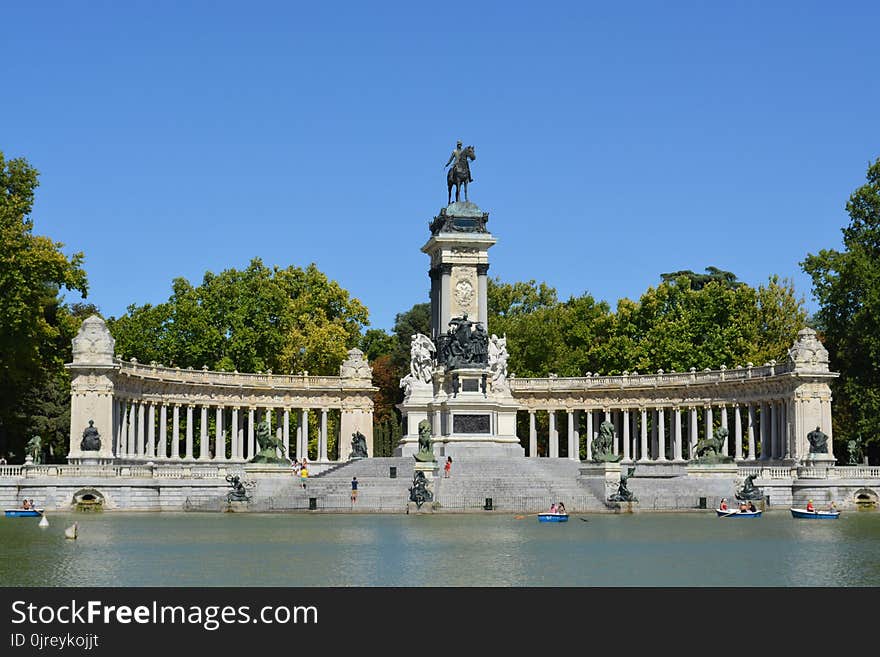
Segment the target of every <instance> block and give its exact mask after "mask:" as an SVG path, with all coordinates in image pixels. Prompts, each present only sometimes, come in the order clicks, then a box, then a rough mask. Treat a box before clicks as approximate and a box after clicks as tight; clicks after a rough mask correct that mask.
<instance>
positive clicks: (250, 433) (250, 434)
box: [247, 406, 257, 461]
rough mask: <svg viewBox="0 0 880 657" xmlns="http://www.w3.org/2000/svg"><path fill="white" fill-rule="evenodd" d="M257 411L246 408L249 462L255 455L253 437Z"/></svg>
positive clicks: (252, 408) (251, 407)
mask: <svg viewBox="0 0 880 657" xmlns="http://www.w3.org/2000/svg"><path fill="white" fill-rule="evenodd" d="M256 413H257V409H256V408H255V407H254V406H250V407H248V427H247V460H248V461H250V460H251V459H252V458H254V456H256V455H257V450H256V449H254V448H255V445H256V438H255V437H254V423H255V422H256V419H257V418H256Z"/></svg>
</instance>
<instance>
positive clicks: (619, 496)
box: [608, 466, 638, 502]
mask: <svg viewBox="0 0 880 657" xmlns="http://www.w3.org/2000/svg"><path fill="white" fill-rule="evenodd" d="M635 471H636V468H635V466H633V467H631V468H628V469H627V471H626V474H624V473H623V470H621V471H620V483H618V484H617V492H616V493H614V495H612V496H611V497H609V498H608V501H609V502H638V499H636V496H635V495H633V493H632V491H631V490H630V489H629V488H627V487H626V482H627V480H628V479H629V478H630V477H632V476H633V473H635Z"/></svg>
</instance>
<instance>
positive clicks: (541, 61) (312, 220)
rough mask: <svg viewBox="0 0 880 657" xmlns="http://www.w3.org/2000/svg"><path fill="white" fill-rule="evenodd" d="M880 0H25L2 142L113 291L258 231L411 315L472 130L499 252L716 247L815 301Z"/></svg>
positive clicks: (612, 288)
mask: <svg viewBox="0 0 880 657" xmlns="http://www.w3.org/2000/svg"><path fill="white" fill-rule="evenodd" d="M878 25H880V3H878V2H876V1H875V2H841V3H829V2H805V1H798V2H603V3H597V2H544V3H535V2H528V3H514V2H497V3H486V2H464V3H430V7H429V6H428V3H420V2H412V1H410V2H405V3H396V2H382V3H355V2H350V3H337V2H323V1H322V2H309V3H293V2H259V1H249V2H241V1H238V2H140V1H139V2H133V1H126V2H96V1H95V2H82V1H79V2H51V1H50V2H39V3H37V2H18V3H14V2H11V3H6V4H5V5H4V7H3V10H2V14H0V34H2V38H0V62H2V63H0V70H2V76H0V79H2V102H0V150H3V151H4V153H5V155H6V157H8V158H11V157H25V158H27V159H28V160H29V161H30V163H31V164H32V165H33V166H34V167H36V168H37V169H38V170H39V171H40V172H41V178H40V180H41V186H40V188H39V189H38V192H37V194H38V196H37V203H36V207H35V211H34V214H33V218H34V220H35V232H36V233H38V234H43V235H48V236H50V237H52V238H53V239H56V240H58V241H61V242H63V243H64V244H65V247H64V251H65V252H66V253H71V252H74V251H84V252H85V254H86V260H85V267H86V269H87V272H88V277H89V283H90V290H89V295H88V300H89V301H92V302H93V303H95V304H97V305H98V306H99V308H100V309H101V311H102V312H103V313H104V314H105V315H107V316H112V315H119V314H121V313H123V312H124V311H125V308H126V306H128V305H129V304H131V303H136V304H143V303H159V302H162V301H164V300H166V299H167V298H168V296H169V295H170V292H171V287H170V285H171V281H172V279H173V278H175V277H177V276H183V277H185V278H187V279H189V280H190V281H192V282H194V283H196V284H197V283H199V282H200V281H201V278H202V275H203V274H204V272H205V271H213V272H219V271H222V270H223V269H226V268H230V267H235V268H243V267H245V266H246V265H247V263H248V262H249V261H250V260H251V258H253V257H255V256H259V257H261V258H262V259H263V260H264V261H265V262H266V263H267V264H269V265H274V264H277V265H280V266H288V265H296V266H300V267H304V266H306V265H308V264H309V263H310V262H314V263H316V264H317V266H318V267H319V268H320V269H321V270H322V271H324V272H325V273H327V275H328V276H330V277H331V278H332V279H335V280H337V281H339V283H340V284H341V285H342V286H343V287H345V288H346V289H348V290H349V291H350V292H351V294H352V295H353V296H355V297H357V298H359V299H360V300H361V301H362V302H363V303H364V304H366V306H367V307H368V308H369V309H370V318H371V322H372V326H373V327H376V328H384V329H390V328H391V326H392V325H393V323H394V316H395V314H396V313H398V312H402V311H405V310H407V309H409V308H410V307H411V306H412V305H413V304H414V303H420V302H424V301H427V300H428V288H429V279H428V276H427V270H428V260H427V256H425V255H424V254H423V253H421V252H420V250H419V249H420V247H421V246H422V245H423V244H424V243H425V241H426V240H427V238H428V229H427V224H428V222H429V220H430V219H431V218H432V217H433V216H434V215H436V214H437V212H438V211H439V210H440V208H441V207H443V206H445V204H446V182H445V172H444V169H443V165H444V163H445V162H446V159H447V157H448V156H449V153H450V151H451V150H452V148H453V147H454V145H455V141H456V140H457V139H461V140H463V141H464V142H465V144H468V143H472V144H474V145H475V147H476V153H477V160H476V161H475V162H474V163H473V165H472V174H473V177H474V179H475V182H474V183H473V184H472V185H471V187H470V190H469V191H470V198H471V200H472V201H474V202H476V203H477V204H479V205H480V206H481V207H482V208H483V209H484V210H487V211H489V212H490V213H491V214H490V220H489V228H490V229H491V230H492V232H493V233H494V234H495V236H496V237H497V238H498V243H497V244H496V245H495V246H494V247H493V248H492V250H491V251H490V260H491V269H490V274H491V275H495V276H500V277H501V278H502V279H503V280H505V281H509V282H512V281H517V280H529V279H536V280H538V281H545V282H547V283H548V284H550V285H552V286H554V287H556V288H557V290H558V291H559V295H560V298H563V299H565V298H567V297H569V296H571V295H580V294H583V293H584V292H588V293H590V294H592V295H593V296H594V297H596V298H598V299H605V300H607V301H609V302H610V303H611V304H612V306H613V305H615V304H616V302H617V300H618V299H619V298H621V297H629V298H633V299H636V298H638V296H639V295H640V294H642V293H643V292H644V291H645V290H646V289H647V288H648V287H649V286H654V285H656V284H657V283H658V282H659V280H660V274H661V273H662V272H667V271H674V270H678V269H693V270H695V271H699V272H701V271H703V269H704V268H705V267H706V266H708V265H714V266H717V267H720V268H722V269H727V270H730V271H733V272H735V273H736V274H737V275H739V277H740V279H741V280H744V281H746V282H747V283H749V284H752V285H758V284H761V283H764V282H766V281H767V279H768V277H769V276H771V275H773V274H779V275H780V276H782V277H788V278H790V279H792V280H793V281H794V283H795V287H796V290H797V292H798V293H799V294H800V295H801V296H803V297H804V298H805V299H806V301H807V307H808V309H809V310H810V311H813V310H815V308H816V305H815V302H814V301H813V300H812V298H811V296H810V282H809V279H808V277H806V275H805V274H803V273H802V271H801V269H800V266H799V263H800V261H802V260H803V258H804V256H805V255H807V254H808V253H815V252H817V251H818V250H819V249H822V248H840V246H841V233H840V229H841V228H842V227H843V226H845V225H846V223H847V222H848V216H847V214H846V212H845V210H844V206H845V203H846V200H847V198H848V197H849V195H850V193H852V191H853V190H854V189H855V188H856V187H858V186H859V185H861V184H863V182H864V174H865V170H866V169H867V166H868V164H869V162H871V161H873V160H874V159H875V158H877V157H878V156H880V131H878V126H880V76H878V71H880V48H878V40H877V29H878ZM67 298H68V300H76V298H77V297H74V296H72V295H70V294H68V297H67Z"/></svg>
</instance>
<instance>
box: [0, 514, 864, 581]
mask: <svg viewBox="0 0 880 657" xmlns="http://www.w3.org/2000/svg"><path fill="white" fill-rule="evenodd" d="M74 520H76V521H77V522H79V524H80V533H79V539H78V540H76V541H69V540H66V539H65V538H64V528H65V527H67V526H69V525H70V524H71V523H72V522H73V521H74ZM49 521H50V526H49V528H47V529H40V528H39V527H37V519H32V518H3V519H2V520H0V585H2V586H226V585H229V586H333V587H339V586H391V587H400V586H551V587H567V586H877V585H880V540H878V539H880V514H878V513H856V512H852V513H848V514H844V515H843V516H841V518H840V519H839V520H836V521H812V520H794V519H792V518H791V517H790V516H789V515H788V514H787V512H785V513H783V512H782V511H779V512H772V513H766V514H765V515H764V517H763V518H760V519H754V520H746V519H719V518H716V517H715V516H714V515H712V514H685V513H670V514H665V513H664V514H636V515H621V516H617V515H595V516H582V517H581V516H572V518H571V520H570V521H569V522H568V523H564V524H543V523H538V522H537V519H536V518H535V517H534V516H526V517H520V516H514V515H508V514H501V513H495V512H493V513H487V514H461V515H434V516H427V515H424V516H413V515H410V516H407V515H381V514H363V515H344V514H290V515H282V514H265V515H262V514H197V513H187V514H183V513H182V514H124V513H105V514H96V515H94V516H90V515H71V514H67V515H64V514H57V515H54V516H50V517H49Z"/></svg>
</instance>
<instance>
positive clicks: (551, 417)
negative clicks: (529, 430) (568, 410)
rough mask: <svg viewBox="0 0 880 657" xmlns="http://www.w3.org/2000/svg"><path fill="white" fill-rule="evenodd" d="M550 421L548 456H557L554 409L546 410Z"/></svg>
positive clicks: (554, 457)
mask: <svg viewBox="0 0 880 657" xmlns="http://www.w3.org/2000/svg"><path fill="white" fill-rule="evenodd" d="M547 413H548V414H549V415H548V418H549V423H550V450H549V451H550V458H551V459H556V458H559V432H558V431H557V430H556V411H555V410H550V411H547Z"/></svg>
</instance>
